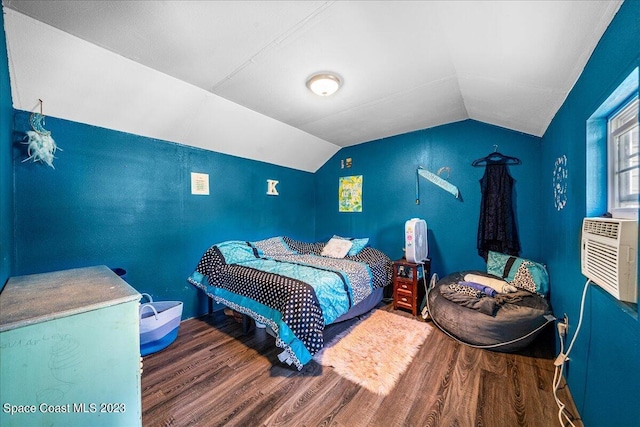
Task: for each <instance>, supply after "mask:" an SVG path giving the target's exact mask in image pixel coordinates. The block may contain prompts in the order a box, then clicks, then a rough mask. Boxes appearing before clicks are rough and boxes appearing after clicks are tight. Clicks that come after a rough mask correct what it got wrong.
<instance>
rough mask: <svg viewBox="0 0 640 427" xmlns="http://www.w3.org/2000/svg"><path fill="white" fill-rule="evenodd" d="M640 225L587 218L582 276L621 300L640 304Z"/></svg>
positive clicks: (624, 220)
mask: <svg viewBox="0 0 640 427" xmlns="http://www.w3.org/2000/svg"><path fill="white" fill-rule="evenodd" d="M637 250H638V223H637V222H636V221H635V220H630V219H617V218H585V219H584V220H583V222H582V251H581V266H582V274H584V275H585V276H587V278H589V279H591V281H592V282H594V283H595V284H597V285H599V286H600V287H602V288H603V289H604V290H605V291H607V292H609V293H610V294H611V295H613V296H614V297H616V298H617V299H619V300H621V301H627V302H632V303H637V302H638V285H637V274H638V269H637V262H636V261H637Z"/></svg>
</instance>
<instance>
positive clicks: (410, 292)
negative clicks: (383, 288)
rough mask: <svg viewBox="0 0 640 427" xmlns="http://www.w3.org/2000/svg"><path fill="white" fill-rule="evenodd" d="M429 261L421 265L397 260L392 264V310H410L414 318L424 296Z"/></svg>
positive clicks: (429, 267)
mask: <svg viewBox="0 0 640 427" xmlns="http://www.w3.org/2000/svg"><path fill="white" fill-rule="evenodd" d="M430 269H431V260H428V259H427V260H425V261H424V262H423V263H422V264H417V263H413V262H408V261H407V260H406V259H399V260H397V261H394V262H393V309H394V310H397V309H398V308H403V309H408V310H411V312H412V313H413V315H414V316H416V315H417V314H418V309H419V308H420V304H421V302H422V300H423V299H424V296H425V292H426V291H425V286H424V280H425V279H424V278H425V277H429V271H430Z"/></svg>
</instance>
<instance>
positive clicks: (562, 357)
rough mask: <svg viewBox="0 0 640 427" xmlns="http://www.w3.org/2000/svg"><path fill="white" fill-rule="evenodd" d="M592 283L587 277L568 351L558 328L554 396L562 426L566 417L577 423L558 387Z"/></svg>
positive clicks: (578, 328)
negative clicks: (563, 400)
mask: <svg viewBox="0 0 640 427" xmlns="http://www.w3.org/2000/svg"><path fill="white" fill-rule="evenodd" d="M590 283H591V279H587V282H586V283H585V284H584V289H583V290H582V300H581V301H580V318H579V319H578V326H577V327H576V332H575V333H574V334H573V337H572V338H571V342H570V343H569V347H568V348H567V352H566V353H565V352H564V333H560V331H559V330H558V336H559V337H560V354H558V357H556V360H555V362H553V364H554V365H555V371H554V374H553V397H554V398H555V400H556V404H557V405H558V421H560V425H561V426H565V425H566V424H565V423H564V421H563V419H565V420H566V421H567V422H568V423H569V425H571V426H573V427H575V424H574V423H573V422H572V421H571V418H570V417H569V415H568V414H567V413H566V412H565V407H566V405H565V404H564V403H563V402H562V401H561V400H560V398H559V397H558V387H559V386H560V382H561V381H562V373H563V371H564V365H565V363H567V360H569V353H571V349H572V348H573V344H575V342H576V338H577V337H578V333H579V332H580V326H582V318H583V315H584V303H585V300H586V297H587V290H588V289H589V284H590Z"/></svg>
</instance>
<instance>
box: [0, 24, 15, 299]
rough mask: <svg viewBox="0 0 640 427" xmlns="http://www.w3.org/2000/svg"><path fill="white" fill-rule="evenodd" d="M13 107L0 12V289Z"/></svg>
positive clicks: (9, 239)
mask: <svg viewBox="0 0 640 427" xmlns="http://www.w3.org/2000/svg"><path fill="white" fill-rule="evenodd" d="M12 122H13V107H12V102H11V85H10V82H9V65H8V58H7V44H6V39H5V33H4V14H3V13H0V290H2V287H3V286H4V284H5V282H6V280H7V279H8V278H9V276H11V274H12V272H11V263H12V259H13V249H12V248H13V168H12V165H11V149H12V148H11V132H12V126H11V125H12Z"/></svg>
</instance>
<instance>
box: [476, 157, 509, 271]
mask: <svg viewBox="0 0 640 427" xmlns="http://www.w3.org/2000/svg"><path fill="white" fill-rule="evenodd" d="M496 154H497V155H498V156H501V158H498V159H492V157H497V156H496ZM508 164H514V165H516V164H520V160H519V159H517V158H515V157H510V156H503V155H502V154H500V153H493V154H492V155H490V156H487V157H484V158H482V159H478V160H476V161H474V162H473V163H472V165H473V166H482V165H485V171H484V176H483V177H482V179H480V191H481V193H482V200H481V202H480V220H479V222H478V242H477V247H478V254H479V255H480V256H481V257H482V258H483V259H484V260H485V261H486V260H487V255H488V253H489V251H494V252H500V253H504V254H508V255H515V256H517V255H518V254H519V252H520V239H519V237H518V229H517V227H516V218H515V213H514V211H513V187H514V183H515V181H514V179H513V178H512V177H511V175H510V174H509V169H508V167H507V165H508Z"/></svg>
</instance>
